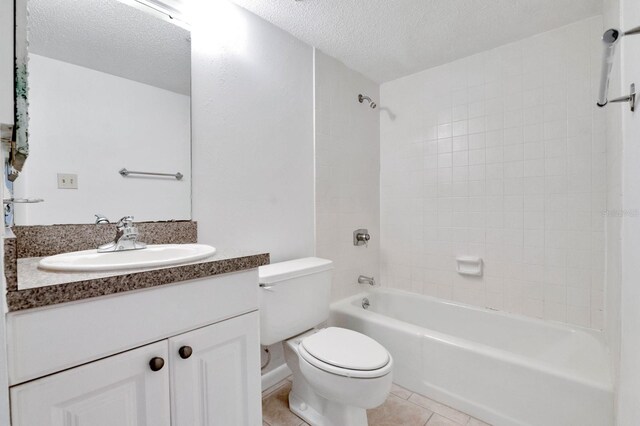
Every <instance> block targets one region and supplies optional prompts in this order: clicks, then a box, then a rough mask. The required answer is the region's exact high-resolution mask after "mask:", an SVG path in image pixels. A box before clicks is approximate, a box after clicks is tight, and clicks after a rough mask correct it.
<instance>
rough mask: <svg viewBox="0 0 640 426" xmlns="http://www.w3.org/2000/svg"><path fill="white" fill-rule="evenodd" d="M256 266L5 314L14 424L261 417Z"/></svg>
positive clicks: (251, 420)
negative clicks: (6, 318) (248, 269)
mask: <svg viewBox="0 0 640 426" xmlns="http://www.w3.org/2000/svg"><path fill="white" fill-rule="evenodd" d="M257 288H258V285H257V270H250V271H243V272H239V273H232V274H224V275H221V276H217V277H212V278H206V279H200V280H193V281H190V282H185V283H180V284H176V285H167V286H160V287H157V288H151V289H146V290H142V291H134V292H130V293H124V294H122V295H118V296H111V297H104V298H95V299H89V300H87V301H82V302H77V303H71V304H66V305H59V306H55V307H50V308H46V309H39V310H29V311H24V312H22V311H18V312H16V313H11V314H9V315H8V320H9V321H8V325H9V327H8V331H9V333H8V334H9V351H8V353H9V375H10V384H11V387H10V398H11V419H12V426H63V425H65V426H66V425H69V426H71V425H73V426H114V425H118V426H120V425H123V426H170V425H173V426H205V425H207V426H208V425H211V426H216V425H220V426H229V425H234V426H243V425H246V426H254V425H258V424H261V423H262V420H261V417H262V413H261V399H260V395H261V389H260V339H259V322H258V321H259V315H258V312H257Z"/></svg>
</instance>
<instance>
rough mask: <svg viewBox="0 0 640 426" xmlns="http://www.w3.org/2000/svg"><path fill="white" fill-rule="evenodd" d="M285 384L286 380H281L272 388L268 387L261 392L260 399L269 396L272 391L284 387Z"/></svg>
mask: <svg viewBox="0 0 640 426" xmlns="http://www.w3.org/2000/svg"><path fill="white" fill-rule="evenodd" d="M285 383H286V379H285V380H281V381H279V382H278V383H276V384H275V385H273V386H270V387H268V388H267V389H265V390H263V391H262V399H264V398H265V397H267V396H269V395H270V394H271V393H272V392H273V391H275V390H276V389H278V388H279V387H280V386H282V385H284V384H285Z"/></svg>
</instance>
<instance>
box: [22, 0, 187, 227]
mask: <svg viewBox="0 0 640 426" xmlns="http://www.w3.org/2000/svg"><path fill="white" fill-rule="evenodd" d="M161 6H162V4H160V3H158V2H156V1H154V2H152V3H142V2H137V1H133V0H131V1H125V0H122V1H119V0H18V1H17V4H16V101H17V102H16V105H17V113H16V119H17V123H18V127H19V129H18V131H17V132H16V137H17V150H18V151H21V152H23V153H24V154H25V155H26V154H28V159H27V161H26V163H25V165H24V169H23V171H22V174H20V178H19V179H18V180H16V182H15V185H14V197H15V198H42V199H44V200H45V201H44V202H43V203H39V204H15V210H14V212H15V219H14V221H15V224H16V225H49V224H61V223H91V222H93V220H94V214H96V213H100V214H103V215H105V216H106V217H108V218H109V219H110V220H111V221H117V220H118V219H119V218H120V217H122V216H125V215H133V216H135V220H136V221H155V220H185V219H190V218H191V169H190V167H191V148H190V146H191V130H190V121H191V111H190V108H191V107H190V103H191V98H190V84H191V41H190V32H189V30H188V29H187V28H188V27H187V26H186V25H184V24H182V23H181V22H180V21H178V20H177V19H171V18H169V14H168V13H166V12H167V11H169V12H170V8H166V9H164V12H163V9H162V7H161ZM176 23H178V24H180V25H176ZM27 113H28V121H27ZM27 124H28V126H27ZM122 169H127V170H129V171H133V172H145V173H160V174H166V176H164V175H149V174H135V173H131V174H128V175H126V174H120V173H119V172H120V171H121V170H122ZM178 173H179V174H181V175H182V177H180V176H178V175H177V174H178ZM176 176H177V177H179V178H180V179H178V178H176Z"/></svg>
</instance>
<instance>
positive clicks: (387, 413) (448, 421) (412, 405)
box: [262, 377, 491, 426]
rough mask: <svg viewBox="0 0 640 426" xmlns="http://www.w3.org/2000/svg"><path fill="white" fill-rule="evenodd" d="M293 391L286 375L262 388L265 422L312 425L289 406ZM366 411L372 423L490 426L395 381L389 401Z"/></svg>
mask: <svg viewBox="0 0 640 426" xmlns="http://www.w3.org/2000/svg"><path fill="white" fill-rule="evenodd" d="M290 391H291V377H287V378H286V379H284V380H282V381H281V382H279V383H276V384H275V385H273V386H271V387H270V388H269V389H266V390H265V391H264V392H263V394H262V413H263V422H262V426H309V425H308V424H307V423H305V422H304V421H303V420H302V419H300V418H299V417H298V416H296V415H295V414H293V413H292V412H291V411H290V410H289V397H288V396H289V392H290ZM434 413H435V414H434ZM367 415H368V418H369V426H400V425H402V426H414V425H415V426H424V425H425V423H426V425H427V426H491V425H489V424H488V423H484V422H482V421H480V420H478V419H475V418H473V417H470V416H469V415H467V414H464V413H462V412H460V411H457V410H455V409H453V408H451V407H448V406H446V405H444V404H441V403H439V402H437V401H434V400H432V399H429V398H426V397H424V396H422V395H419V394H416V393H413V392H411V391H410V390H408V389H405V388H403V387H401V386H398V385H396V384H394V385H393V387H392V388H391V394H390V395H389V397H388V398H387V401H386V402H385V403H384V404H383V405H381V406H380V407H377V408H374V409H372V410H367Z"/></svg>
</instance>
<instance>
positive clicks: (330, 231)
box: [315, 50, 380, 300]
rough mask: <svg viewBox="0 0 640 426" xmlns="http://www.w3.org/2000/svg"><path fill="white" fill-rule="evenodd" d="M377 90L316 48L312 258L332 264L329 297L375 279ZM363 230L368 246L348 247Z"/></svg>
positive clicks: (377, 234)
mask: <svg viewBox="0 0 640 426" xmlns="http://www.w3.org/2000/svg"><path fill="white" fill-rule="evenodd" d="M360 93H362V94H365V95H369V96H370V97H371V98H373V99H374V100H375V101H376V102H377V101H378V99H379V86H378V84H377V83H374V82H373V81H371V80H369V79H367V78H366V77H364V76H363V75H362V74H359V73H357V72H355V71H353V70H351V69H349V68H347V67H346V66H345V65H344V64H342V63H341V62H339V61H338V60H336V59H334V58H332V57H330V56H327V55H325V54H324V53H322V52H320V51H319V50H316V55H315V104H316V117H315V120H316V121H315V129H316V143H315V152H316V255H317V256H319V257H324V258H327V259H331V260H333V262H334V268H335V269H334V272H333V289H332V298H333V299H334V300H337V299H342V298H344V297H347V296H349V295H352V294H355V293H357V292H358V291H362V285H361V284H358V281H357V279H358V276H359V275H367V276H373V277H375V278H376V279H377V280H379V279H380V276H379V265H378V253H379V247H380V195H379V194H380V184H379V176H380V130H379V129H380V112H379V111H380V110H379V109H371V108H369V107H368V106H367V104H361V103H359V102H358V94H360ZM359 228H367V229H368V230H369V233H370V234H371V241H370V242H369V246H368V247H364V246H359V247H356V246H354V245H353V231H354V230H356V229H359Z"/></svg>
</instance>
